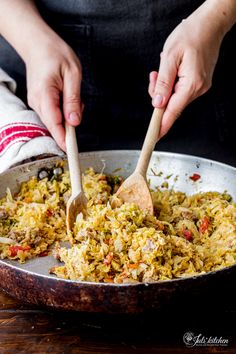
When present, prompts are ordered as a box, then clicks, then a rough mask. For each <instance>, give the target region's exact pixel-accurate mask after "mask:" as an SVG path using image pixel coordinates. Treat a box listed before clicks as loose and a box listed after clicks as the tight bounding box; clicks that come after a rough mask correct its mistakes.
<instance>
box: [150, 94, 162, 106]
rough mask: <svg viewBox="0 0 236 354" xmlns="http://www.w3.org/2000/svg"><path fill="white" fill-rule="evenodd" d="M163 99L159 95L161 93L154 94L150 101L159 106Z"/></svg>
mask: <svg viewBox="0 0 236 354" xmlns="http://www.w3.org/2000/svg"><path fill="white" fill-rule="evenodd" d="M163 101H164V97H163V96H161V95H156V96H155V97H154V98H153V101H152V103H153V104H154V106H161V105H162V104H163Z"/></svg>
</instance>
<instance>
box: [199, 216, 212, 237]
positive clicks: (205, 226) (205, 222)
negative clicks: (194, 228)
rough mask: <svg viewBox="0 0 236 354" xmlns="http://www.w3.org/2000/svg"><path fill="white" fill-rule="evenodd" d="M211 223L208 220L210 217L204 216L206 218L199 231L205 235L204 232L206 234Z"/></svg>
mask: <svg viewBox="0 0 236 354" xmlns="http://www.w3.org/2000/svg"><path fill="white" fill-rule="evenodd" d="M209 222H210V220H209V219H208V217H207V216H204V218H203V219H202V221H201V224H200V227H199V231H200V232H201V233H202V234H204V232H206V230H207V229H208V226H209Z"/></svg>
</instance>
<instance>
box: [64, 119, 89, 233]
mask: <svg viewBox="0 0 236 354" xmlns="http://www.w3.org/2000/svg"><path fill="white" fill-rule="evenodd" d="M65 128H66V151H67V159H68V165H69V171H70V180H71V197H70V198H69V200H68V202H67V210H66V226H67V232H68V233H69V232H70V231H72V229H73V227H74V223H75V221H76V217H77V215H78V214H79V213H81V212H84V211H85V210H86V208H87V200H86V197H85V195H84V192H83V187H82V180H81V170H80V163H79V152H78V146H77V140H76V134H75V128H74V127H72V126H71V125H69V124H67V123H65Z"/></svg>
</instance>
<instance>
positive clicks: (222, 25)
mask: <svg viewBox="0 0 236 354" xmlns="http://www.w3.org/2000/svg"><path fill="white" fill-rule="evenodd" d="M193 15H200V17H201V18H203V19H205V25H206V27H207V28H204V31H206V30H211V31H212V30H213V31H214V32H215V33H217V34H218V36H219V38H220V39H223V38H224V36H225V35H226V33H227V32H228V31H229V30H230V29H231V28H232V26H233V25H234V24H235V23H236V1H235V0H220V1H219V0H206V1H205V2H204V3H203V5H202V6H200V7H199V8H198V9H197V10H196V11H195V12H194V13H193ZM191 16H192V15H191Z"/></svg>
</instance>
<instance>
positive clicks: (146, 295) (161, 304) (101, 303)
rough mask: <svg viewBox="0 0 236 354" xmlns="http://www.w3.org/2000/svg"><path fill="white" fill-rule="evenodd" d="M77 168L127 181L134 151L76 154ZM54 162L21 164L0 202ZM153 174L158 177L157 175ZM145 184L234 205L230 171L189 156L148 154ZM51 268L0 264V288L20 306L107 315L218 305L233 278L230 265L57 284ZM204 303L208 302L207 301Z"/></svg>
mask: <svg viewBox="0 0 236 354" xmlns="http://www.w3.org/2000/svg"><path fill="white" fill-rule="evenodd" d="M80 156H81V164H82V169H86V168H88V167H90V166H92V167H93V168H94V169H95V170H96V171H101V170H104V172H105V173H109V174H111V173H114V171H115V170H117V169H120V170H119V174H120V175H122V176H124V177H127V176H128V175H130V174H131V172H133V170H134V167H135V165H136V162H137V159H138V156H139V151H132V150H116V151H97V152H89V153H81V154H80ZM58 160H59V159H58V158H50V159H46V160H40V161H36V162H33V163H29V164H25V165H22V166H19V167H16V168H13V169H10V170H8V171H7V172H5V173H3V174H1V175H0V197H3V196H4V195H5V191H6V188H7V187H9V188H10V189H11V190H12V191H13V192H16V191H17V190H18V188H19V184H20V183H21V182H22V181H25V180H27V179H28V178H29V177H30V176H34V175H36V174H37V172H38V170H39V169H40V168H42V167H52V166H54V164H55V163H56V161H58ZM159 172H162V175H161V176H160V174H159ZM194 173H198V174H199V175H200V176H201V178H200V180H199V181H197V182H193V181H192V180H191V179H190V178H189V177H190V176H192V175H193V174H194ZM148 179H150V183H151V187H156V186H158V185H161V184H162V183H163V182H164V181H167V180H168V184H169V187H170V188H174V189H175V190H180V191H183V192H185V193H187V194H193V193H197V192H200V191H219V192H223V191H225V190H227V192H228V193H230V194H231V195H232V197H233V199H234V200H236V183H234V181H236V168H234V167H231V166H228V165H225V164H222V163H218V162H216V161H211V160H207V159H203V158H199V157H195V156H189V155H183V154H174V153H167V152H154V153H153V156H152V159H151V162H150V166H149V170H148ZM55 264H56V261H55V259H54V258H53V257H52V256H47V257H41V258H36V259H33V260H30V261H27V262H26V263H25V264H19V263H18V262H16V261H9V260H1V261H0V286H1V287H2V289H3V290H5V291H6V292H7V293H9V294H10V295H12V296H14V297H16V298H17V299H20V300H21V301H24V302H27V303H31V304H37V305H43V306H48V307H51V308H56V309H61V310H74V311H85V312H107V313H141V312H150V311H153V310H159V309H163V308H170V307H171V306H174V307H175V306H178V307H179V306H182V305H183V303H184V302H185V301H186V300H187V299H189V298H191V299H192V301H193V302H194V301H198V302H199V301H204V302H205V301H209V303H210V302H212V299H213V298H214V299H216V300H217V301H218V299H219V301H220V298H221V296H222V292H223V293H227V291H232V287H231V285H232V283H233V282H234V283H235V279H236V265H235V266H232V267H228V268H225V269H222V270H218V271H215V272H210V273H207V274H204V275H199V276H194V277H188V278H180V279H174V280H168V281H159V282H155V283H137V284H110V283H91V282H80V281H78V282H76V281H70V280H64V279H59V278H57V277H55V276H54V275H49V274H48V269H49V268H50V267H52V266H53V265H55ZM207 299H208V300H207Z"/></svg>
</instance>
